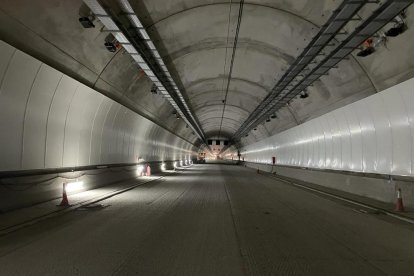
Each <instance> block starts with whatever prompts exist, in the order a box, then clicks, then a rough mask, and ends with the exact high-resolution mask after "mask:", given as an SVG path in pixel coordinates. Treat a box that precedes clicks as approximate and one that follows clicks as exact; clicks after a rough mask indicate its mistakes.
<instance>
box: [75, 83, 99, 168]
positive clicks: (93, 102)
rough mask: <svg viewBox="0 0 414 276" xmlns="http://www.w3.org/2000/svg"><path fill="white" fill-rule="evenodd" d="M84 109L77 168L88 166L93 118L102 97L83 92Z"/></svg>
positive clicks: (87, 91)
mask: <svg viewBox="0 0 414 276" xmlns="http://www.w3.org/2000/svg"><path fill="white" fill-rule="evenodd" d="M85 96H86V97H85V108H84V109H83V114H82V120H83V121H84V123H83V124H82V125H83V127H82V128H81V129H80V133H79V149H78V154H77V156H78V160H77V162H76V164H77V166H86V165H89V160H90V154H91V137H92V130H93V125H94V122H95V118H96V115H97V112H98V109H99V107H100V104H101V102H102V99H103V96H102V95H100V94H98V93H96V92H95V91H93V90H92V89H90V88H88V89H86V90H85Z"/></svg>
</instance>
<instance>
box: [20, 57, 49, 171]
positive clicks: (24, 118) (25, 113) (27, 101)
mask: <svg viewBox="0 0 414 276" xmlns="http://www.w3.org/2000/svg"><path fill="white" fill-rule="evenodd" d="M42 66H43V63H40V65H39V68H37V71H36V74H35V76H34V78H33V81H32V84H31V85H30V89H29V94H28V95H27V99H26V104H25V106H24V111H23V122H22V124H23V126H22V138H21V148H22V149H21V151H20V168H23V155H24V134H25V130H26V128H25V126H26V115H27V106H28V104H29V101H30V96H31V95H32V90H33V86H34V84H35V83H36V79H37V76H38V75H39V72H40V69H41V68H42Z"/></svg>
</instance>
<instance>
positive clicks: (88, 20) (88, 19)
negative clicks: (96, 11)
mask: <svg viewBox="0 0 414 276" xmlns="http://www.w3.org/2000/svg"><path fill="white" fill-rule="evenodd" d="M94 20H95V16H94V15H93V14H90V15H89V16H83V17H80V18H79V23H81V24H82V27H84V28H85V29H89V28H95V25H94V24H93V21H94Z"/></svg>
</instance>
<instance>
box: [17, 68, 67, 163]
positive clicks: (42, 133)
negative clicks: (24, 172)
mask: <svg viewBox="0 0 414 276" xmlns="http://www.w3.org/2000/svg"><path fill="white" fill-rule="evenodd" d="M61 78H62V74H61V73H60V72H58V71H57V70H55V69H52V68H51V67H49V66H45V65H44V64H43V65H42V66H41V68H40V71H39V73H38V74H37V78H36V80H35V82H34V84H33V88H32V92H31V93H30V97H29V99H28V102H27V108H26V114H25V121H24V134H23V135H24V136H23V149H22V157H23V160H22V167H21V168H22V169H33V168H35V169H40V168H44V166H45V151H46V129H47V118H48V115H49V114H48V113H49V107H50V104H51V103H52V99H53V96H54V94H55V91H56V89H57V87H58V85H59V82H60V80H61Z"/></svg>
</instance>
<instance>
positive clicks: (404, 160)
mask: <svg viewBox="0 0 414 276" xmlns="http://www.w3.org/2000/svg"><path fill="white" fill-rule="evenodd" d="M381 96H382V98H383V101H384V103H386V105H385V107H386V109H387V110H386V111H387V114H388V117H389V120H390V126H391V135H392V166H391V172H392V173H393V174H398V175H409V174H410V173H411V152H410V142H411V139H410V125H409V122H408V117H407V110H406V109H405V105H404V102H403V98H402V97H401V94H400V93H399V89H396V91H395V92H394V93H392V94H391V93H381Z"/></svg>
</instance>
